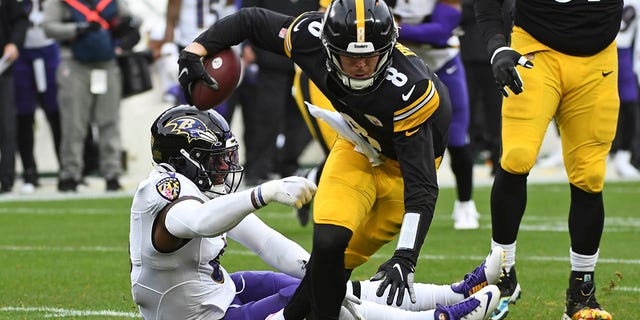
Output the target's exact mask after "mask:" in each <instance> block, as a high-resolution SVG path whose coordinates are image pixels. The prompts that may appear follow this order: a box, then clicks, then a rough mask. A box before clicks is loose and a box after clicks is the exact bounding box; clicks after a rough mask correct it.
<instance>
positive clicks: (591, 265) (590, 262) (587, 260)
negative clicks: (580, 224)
mask: <svg viewBox="0 0 640 320" xmlns="http://www.w3.org/2000/svg"><path fill="white" fill-rule="evenodd" d="M599 254H600V249H598V251H596V254H594V255H591V256H587V255H584V254H579V253H575V252H573V250H572V249H571V248H569V260H570V261H571V270H572V271H580V272H593V271H594V270H595V269H596V262H598V255H599Z"/></svg>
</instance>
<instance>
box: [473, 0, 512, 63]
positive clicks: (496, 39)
mask: <svg viewBox="0 0 640 320" xmlns="http://www.w3.org/2000/svg"><path fill="white" fill-rule="evenodd" d="M502 2H503V1H502V0H475V1H474V9H475V12H476V22H477V23H478V26H479V28H480V30H481V32H482V36H483V38H484V40H485V42H486V43H487V50H488V52H489V56H490V57H491V55H493V52H494V51H495V50H496V49H497V48H500V47H504V46H507V35H506V34H505V32H504V21H503V15H502Z"/></svg>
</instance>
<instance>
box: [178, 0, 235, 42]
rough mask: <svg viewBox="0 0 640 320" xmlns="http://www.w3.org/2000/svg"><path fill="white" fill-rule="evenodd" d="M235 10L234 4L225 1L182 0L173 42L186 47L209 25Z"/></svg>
mask: <svg viewBox="0 0 640 320" xmlns="http://www.w3.org/2000/svg"><path fill="white" fill-rule="evenodd" d="M235 11H236V7H235V5H233V4H231V5H228V4H227V1H218V0H182V4H181V7H180V18H179V23H178V24H177V29H178V32H177V33H176V38H175V40H174V42H175V43H177V44H178V45H180V46H183V47H186V46H187V45H189V44H190V43H191V42H192V41H193V39H195V38H196V37H197V36H198V35H200V33H202V32H203V31H205V30H207V28H209V26H210V25H212V24H214V23H215V22H216V21H218V20H220V19H222V18H224V17H226V16H228V15H230V14H232V13H234V12H235Z"/></svg>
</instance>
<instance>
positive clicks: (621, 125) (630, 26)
mask: <svg viewBox="0 0 640 320" xmlns="http://www.w3.org/2000/svg"><path fill="white" fill-rule="evenodd" d="M639 14H640V1H639V0H625V2H624V9H623V12H622V23H621V25H620V32H618V36H617V37H616V44H617V45H618V70H619V72H618V93H619V95H620V114H619V115H618V130H617V131H616V137H615V139H614V140H613V144H612V145H611V152H610V154H611V156H612V160H613V165H614V167H615V170H616V172H617V173H618V175H619V176H620V177H622V178H632V179H639V178H640V172H639V171H638V169H636V168H635V167H634V166H633V165H631V155H632V153H633V154H637V153H638V151H639V150H638V149H637V147H638V140H640V104H638V76H637V74H638V72H640V66H639V64H640V63H636V61H634V57H635V58H636V59H637V58H638V57H640V48H639V47H640V32H639V30H638V23H640V22H639V20H638V19H640V17H638V15H639ZM634 147H635V148H636V149H634Z"/></svg>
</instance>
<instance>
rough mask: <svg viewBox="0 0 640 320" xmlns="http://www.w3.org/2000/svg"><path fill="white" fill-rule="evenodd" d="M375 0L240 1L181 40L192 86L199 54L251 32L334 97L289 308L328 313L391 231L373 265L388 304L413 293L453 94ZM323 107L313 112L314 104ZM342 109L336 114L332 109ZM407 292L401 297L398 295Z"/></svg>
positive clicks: (303, 313) (334, 314) (297, 315)
mask: <svg viewBox="0 0 640 320" xmlns="http://www.w3.org/2000/svg"><path fill="white" fill-rule="evenodd" d="M397 34H398V30H397V27H396V25H395V22H394V21H393V16H392V13H391V10H390V9H389V7H388V6H387V5H386V4H385V2H384V1H381V0H336V1H333V2H331V5H330V6H329V8H328V9H327V12H326V14H323V13H320V12H307V13H304V14H302V15H300V16H298V17H289V16H284V15H280V14H277V13H274V12H271V11H267V10H264V9H259V8H246V9H243V10H240V11H239V12H237V13H236V14H234V15H231V16H228V17H226V18H223V19H221V20H220V21H218V22H217V23H216V24H214V25H213V26H211V27H210V28H209V29H208V30H207V31H205V32H204V33H202V34H201V35H200V36H199V37H198V38H196V40H195V41H194V43H192V44H191V45H189V46H187V48H185V50H184V51H183V52H182V53H181V55H180V59H179V61H178V64H179V68H180V73H179V74H180V75H181V77H180V78H179V80H180V83H181V85H182V87H183V89H185V91H186V93H187V97H188V96H189V88H190V86H191V83H192V82H193V81H196V80H198V79H204V78H206V79H207V81H209V82H211V81H215V80H214V79H211V78H210V77H209V76H208V75H207V74H206V73H205V72H204V68H203V66H202V63H201V59H202V57H203V56H208V55H212V54H215V53H217V52H219V51H221V50H223V49H225V48H227V47H229V46H230V45H234V44H237V43H240V42H241V41H243V40H245V39H248V40H249V41H250V42H251V43H252V45H254V46H257V47H259V48H262V49H265V50H269V51H272V52H275V53H279V54H282V55H286V56H288V57H289V58H291V59H292V60H293V61H294V62H295V63H296V64H297V65H298V66H299V67H300V68H301V69H302V70H303V71H304V72H305V74H306V75H307V76H308V77H309V78H310V79H311V80H313V82H314V83H315V84H316V85H317V86H318V88H319V89H320V91H322V93H323V94H324V95H325V96H326V97H327V98H328V99H329V100H330V101H331V102H332V104H333V106H334V107H335V109H336V111H337V113H331V112H326V113H324V117H325V119H328V120H333V123H334V125H338V126H341V128H338V129H339V130H337V131H338V132H339V133H340V135H341V137H340V138H338V139H337V140H336V142H335V144H334V145H333V147H332V149H331V152H330V154H329V157H328V159H327V162H326V164H325V167H324V171H323V173H322V176H321V180H320V186H319V188H318V192H317V193H316V197H315V200H314V201H315V202H314V214H313V216H314V233H313V249H312V254H311V258H310V261H309V264H308V271H307V273H306V275H305V278H304V280H303V281H302V284H301V285H300V287H299V288H298V291H297V292H296V295H295V296H294V298H293V301H292V302H291V303H290V304H289V305H288V306H287V308H285V311H284V317H285V318H287V319H302V318H304V317H307V316H309V313H310V312H311V316H312V317H317V318H319V319H337V318H338V314H339V311H340V304H341V302H342V300H343V298H344V296H345V285H344V284H345V281H346V280H347V279H348V276H349V274H350V270H352V269H354V268H355V267H357V266H359V265H361V264H363V263H364V262H366V261H367V260H368V259H369V257H370V256H371V255H373V254H374V253H375V252H376V251H377V250H378V249H379V248H380V247H382V246H383V245H384V244H386V243H388V242H389V241H391V240H392V239H393V238H394V237H395V236H396V235H399V241H398V245H397V249H396V251H395V253H394V254H393V256H392V257H390V258H389V260H388V261H386V262H385V263H383V264H382V265H381V266H380V268H379V269H378V273H376V275H375V276H374V277H373V279H376V280H380V287H379V290H378V293H377V294H378V295H379V296H383V295H384V294H385V292H386V296H387V297H388V298H387V303H388V304H392V303H395V304H396V305H400V304H402V301H403V300H404V299H410V300H411V301H415V293H414V290H413V277H414V270H415V266H416V263H417V259H418V255H419V253H420V249H421V247H422V244H423V242H424V239H425V236H426V234H427V230H428V229H429V226H430V224H431V220H432V218H433V212H434V208H435V203H436V198H437V196H438V183H437V176H436V168H437V167H438V166H439V164H440V161H441V159H442V155H443V152H444V150H445V147H446V141H447V132H448V129H449V122H450V118H451V105H450V102H449V100H448V92H447V89H446V87H445V86H444V85H443V84H442V83H441V82H440V81H439V79H438V78H437V76H435V75H434V74H433V72H432V71H431V70H429V68H428V67H427V66H426V65H425V64H424V62H423V61H422V60H420V59H419V58H418V57H417V56H416V55H415V54H414V53H413V52H411V51H410V50H408V49H407V48H405V47H403V46H401V45H400V44H397V43H396V38H397ZM320 113H322V111H320ZM335 115H340V117H338V118H339V119H338V118H335V117H333V118H332V116H335ZM407 296H408V297H407Z"/></svg>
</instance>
